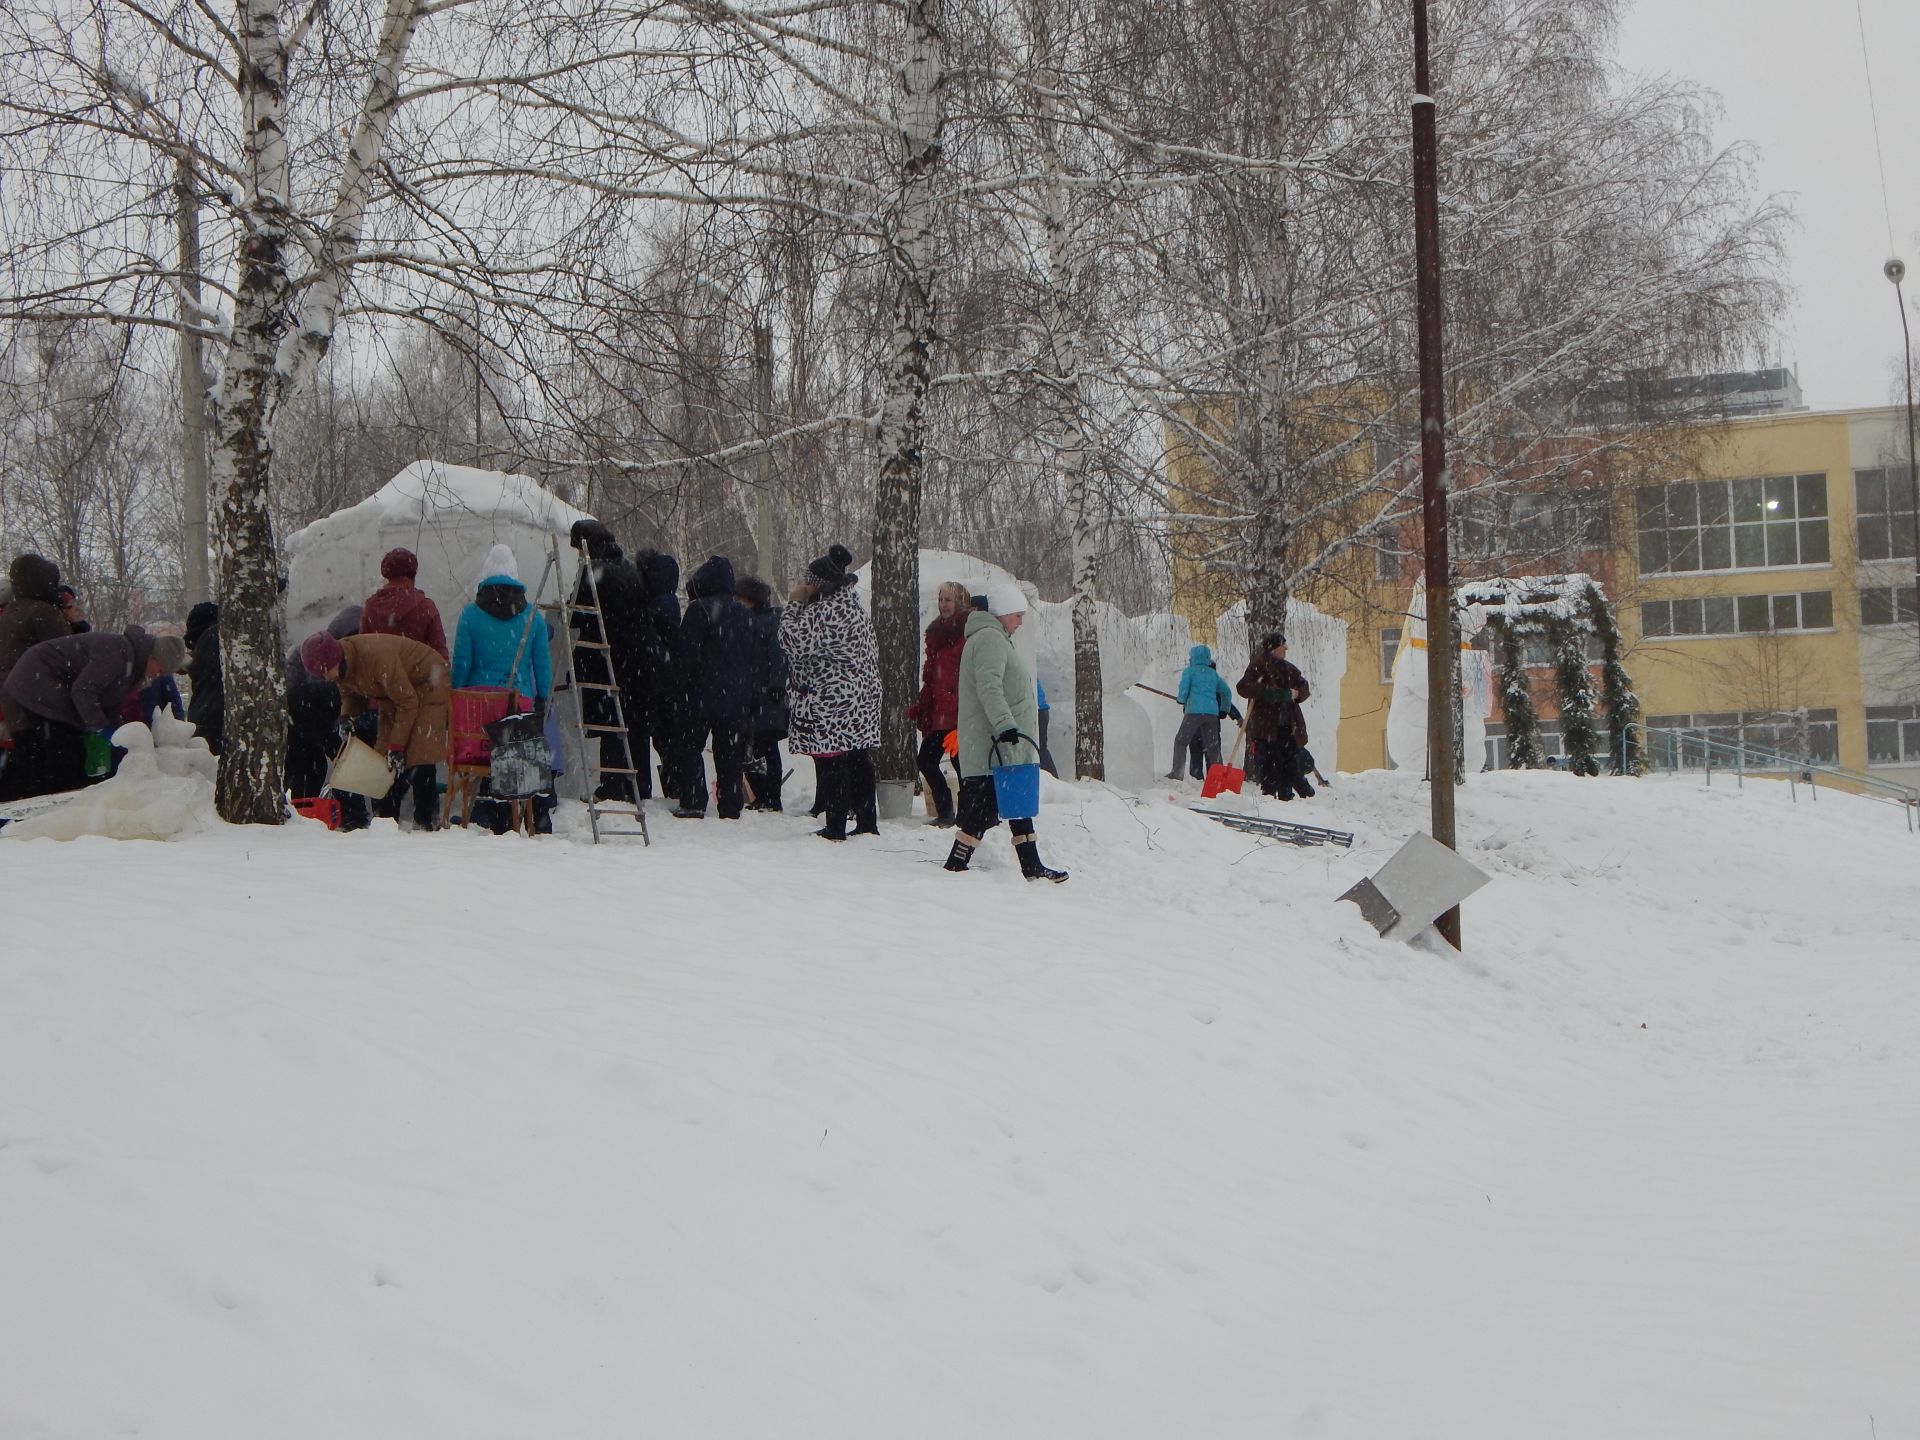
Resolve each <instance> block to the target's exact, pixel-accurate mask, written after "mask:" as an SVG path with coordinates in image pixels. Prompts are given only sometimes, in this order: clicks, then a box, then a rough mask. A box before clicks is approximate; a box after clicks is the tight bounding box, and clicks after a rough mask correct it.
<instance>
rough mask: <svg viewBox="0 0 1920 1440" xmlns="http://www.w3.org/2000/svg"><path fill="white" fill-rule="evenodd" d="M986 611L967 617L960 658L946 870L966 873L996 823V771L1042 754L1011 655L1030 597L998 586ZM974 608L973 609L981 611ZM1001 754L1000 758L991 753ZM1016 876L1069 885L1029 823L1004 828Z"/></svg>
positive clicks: (1022, 665)
mask: <svg viewBox="0 0 1920 1440" xmlns="http://www.w3.org/2000/svg"><path fill="white" fill-rule="evenodd" d="M986 602H987V604H986V610H985V611H984V612H983V611H980V610H978V609H976V610H975V611H974V613H973V614H971V615H969V616H968V617H967V642H966V647H965V648H964V649H963V650H962V651H961V652H960V707H959V721H960V723H959V727H958V728H959V734H960V810H959V816H958V820H957V823H956V829H957V830H958V832H959V833H958V834H956V835H955V836H954V840H953V848H952V850H950V851H949V852H948V853H947V869H949V870H955V871H959V870H965V869H966V868H967V866H968V864H969V863H970V862H971V861H972V859H973V852H974V850H975V849H976V848H977V847H978V846H979V844H980V838H981V837H982V836H983V835H985V834H986V833H987V831H989V830H991V829H992V828H993V827H994V826H995V825H998V824H999V823H1000V808H999V806H998V804H997V803H996V802H995V799H994V793H993V765H994V761H995V759H996V758H997V759H998V761H999V763H1000V764H1002V765H1032V764H1037V763H1038V761H1039V758H1040V757H1039V753H1038V751H1037V750H1036V748H1035V746H1034V744H1033V743H1032V737H1033V735H1034V733H1035V731H1037V730H1038V729H1039V724H1040V722H1039V715H1040V710H1039V704H1038V701H1037V698H1036V696H1035V693H1034V684H1033V676H1032V675H1031V674H1030V673H1028V670H1027V666H1026V662H1025V661H1023V660H1022V659H1021V658H1020V654H1019V652H1018V651H1016V650H1015V649H1014V648H1013V632H1014V631H1016V630H1018V629H1019V628H1020V624H1021V622H1022V621H1023V620H1025V619H1026V618H1027V597H1026V596H1025V595H1023V594H1021V593H1020V590H1019V588H1018V587H1016V586H1013V585H1000V586H995V587H994V589H993V590H992V591H991V592H990V593H989V594H988V595H987V597H986ZM978 603H979V602H978V601H977V600H976V601H975V604H976V605H978ZM996 747H998V755H997V757H996V755H995V749H996ZM1007 828H1008V829H1009V830H1011V831H1012V832H1013V849H1014V853H1015V854H1016V855H1018V856H1019V857H1020V873H1021V874H1022V875H1024V876H1026V877H1027V879H1029V880H1051V881H1053V882H1054V883H1055V884H1059V883H1060V882H1061V881H1062V880H1065V879H1066V878H1067V872H1066V871H1064V870H1055V869H1052V868H1050V867H1049V866H1048V865H1047V864H1046V863H1045V862H1043V861H1042V860H1041V859H1040V846H1039V843H1038V841H1037V840H1036V839H1035V837H1034V833H1033V821H1031V820H1009V821H1008V822H1007Z"/></svg>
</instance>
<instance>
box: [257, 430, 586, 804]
mask: <svg viewBox="0 0 1920 1440" xmlns="http://www.w3.org/2000/svg"><path fill="white" fill-rule="evenodd" d="M589 518H591V517H589V516H588V515H587V514H586V513H585V512H584V511H581V510H576V509H574V508H573V506H571V505H569V504H567V503H566V502H565V501H564V500H562V499H560V498H559V497H558V496H556V495H554V494H553V493H552V492H551V491H548V490H543V489H541V488H540V486H538V485H537V484H535V483H534V482H533V481H531V480H529V479H527V478H526V477H525V476H523V475H508V474H505V473H503V472H501V471H498V470H473V469H469V468H467V467H466V466H463V465H445V464H442V463H441V462H439V461H437V460H416V461H414V463H413V464H411V465H409V466H407V468H406V469H404V470H402V471H401V472H400V473H399V474H398V475H396V476H394V477H393V479H391V480H389V481H388V482H387V483H386V484H385V485H383V486H381V487H380V488H379V489H378V490H376V491H375V492H374V493H373V494H371V495H369V496H368V497H367V498H366V499H365V500H362V501H361V502H360V503H359V504H358V505H352V506H349V507H348V508H347V509H345V510H336V511H335V512H334V513H333V514H331V515H329V516H327V517H326V518H325V519H322V520H316V521H314V522H313V524H311V525H308V526H306V527H305V528H304V529H301V530H297V531H295V532H294V533H293V534H292V535H289V536H288V537H287V543H286V550H287V556H288V560H289V566H288V571H287V644H288V647H289V648H291V647H292V646H294V645H298V644H299V643H300V641H301V640H302V639H304V638H305V637H306V636H308V635H311V634H312V633H313V632H314V631H316V630H321V629H324V628H325V627H326V624H327V622H328V621H329V620H331V619H332V618H333V617H334V615H335V614H337V613H338V612H339V611H340V609H341V608H342V607H343V606H347V605H358V604H360V603H361V602H362V601H364V600H365V599H366V598H367V596H369V595H371V594H372V593H373V592H374V591H375V590H378V589H379V588H380V586H381V585H382V584H383V583H384V582H383V581H382V580H381V577H380V557H381V556H382V555H384V554H386V553H387V551H389V550H391V549H393V548H395V547H396V546H399V547H402V548H405V549H408V550H411V551H413V553H414V554H415V555H417V556H418V557H419V558H420V573H419V575H418V576H417V577H416V579H415V581H414V583H415V584H417V585H418V586H419V587H420V588H421V589H422V590H424V591H426V593H427V595H428V596H429V597H430V598H431V599H432V600H433V603H434V604H435V605H437V606H439V607H440V619H441V621H442V623H443V624H444V625H445V626H446V631H447V644H448V645H449V646H451V645H452V644H453V635H454V629H455V627H456V625H457V624H458V623H459V619H460V612H461V610H463V609H464V608H465V607H466V606H467V604H468V603H469V602H470V601H471V600H472V599H473V592H474V589H475V587H476V586H478V585H479V583H480V581H481V579H482V576H481V573H480V572H481V569H482V567H483V566H484V564H485V561H486V558H487V551H488V550H490V549H491V548H492V547H493V546H495V545H505V546H507V547H508V548H509V549H511V550H512V551H513V558H514V560H515V561H516V562H517V563H518V564H519V567H520V578H521V579H522V580H524V581H525V582H526V585H527V594H528V597H529V598H530V599H533V600H536V601H538V602H540V603H543V604H544V603H551V602H553V601H557V600H560V599H563V598H564V597H565V596H566V595H567V594H568V593H570V592H571V591H572V589H573V585H574V581H575V578H576V576H577V574H578V569H579V566H578V557H577V556H576V555H575V553H574V551H573V549H572V547H571V546H569V545H568V543H567V536H568V532H569V531H571V530H572V529H573V524H574V522H575V521H576V520H586V519H589ZM556 535H557V536H559V538H560V573H559V575H558V577H557V579H556V577H553V576H548V577H547V581H546V585H545V588H544V589H542V588H541V586H540V580H541V575H542V572H543V571H545V569H546V567H547V559H548V553H549V537H551V536H556ZM536 590H538V591H539V593H538V594H535V591H536ZM547 624H548V629H549V634H550V636H551V640H552V645H553V663H554V673H555V674H556V675H558V674H564V673H565V671H566V663H567V662H566V647H565V643H564V641H563V639H562V637H561V634H560V626H559V623H558V617H557V616H555V615H553V614H551V613H550V614H549V615H548V616H547ZM560 716H561V720H562V724H561V727H560V730H561V735H562V736H563V744H562V749H563V758H564V760H565V763H566V769H567V773H568V775H569V776H576V777H577V776H578V775H579V774H580V768H581V767H580V764H579V758H580V757H579V737H578V736H577V735H576V733H575V731H574V727H573V725H572V718H573V712H572V706H571V704H569V703H563V704H562V705H561V706H560ZM561 789H562V793H563V794H569V795H571V794H574V793H575V790H574V787H573V786H571V785H568V784H567V783H566V782H564V781H563V782H562V787H561Z"/></svg>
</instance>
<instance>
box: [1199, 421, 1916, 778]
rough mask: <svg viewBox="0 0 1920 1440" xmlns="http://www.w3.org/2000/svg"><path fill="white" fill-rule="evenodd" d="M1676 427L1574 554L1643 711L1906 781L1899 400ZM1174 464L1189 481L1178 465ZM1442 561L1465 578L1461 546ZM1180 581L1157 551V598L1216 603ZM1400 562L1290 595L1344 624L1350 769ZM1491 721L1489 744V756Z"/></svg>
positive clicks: (1910, 590) (1667, 721) (1907, 571)
mask: <svg viewBox="0 0 1920 1440" xmlns="http://www.w3.org/2000/svg"><path fill="white" fill-rule="evenodd" d="M1694 439H1695V441H1696V443H1695V444H1694V445H1693V446H1692V447H1691V459H1690V461H1689V462H1688V464H1687V468H1686V470H1685V473H1673V474H1662V473H1658V472H1656V473H1654V474H1650V475H1640V476H1636V477H1634V480H1633V482H1631V483H1629V484H1627V485H1625V486H1623V487H1622V489H1623V490H1624V491H1625V492H1626V493H1625V494H1616V495H1615V496H1614V497H1612V498H1611V499H1609V500H1608V501H1607V502H1606V505H1605V509H1606V512H1607V514H1608V516H1609V517H1610V525H1609V526H1608V529H1609V530H1610V533H1611V540H1610V543H1609V544H1608V545H1607V547H1606V548H1605V550H1603V551H1602V552H1601V553H1600V554H1598V555H1596V556H1594V557H1592V562H1593V563H1591V565H1590V568H1592V569H1593V570H1594V571H1595V572H1596V574H1597V576H1598V578H1599V579H1600V580H1601V581H1602V583H1603V585H1604V587H1605V589H1606V591H1607V593H1608V595H1609V596H1610V597H1611V598H1612V599H1613V601H1614V603H1615V606H1616V608H1617V611H1618V614H1619V620H1620V626H1621V630H1622V632H1623V634H1624V636H1625V638H1626V640H1627V643H1628V647H1629V650H1628V656H1627V668H1628V670H1629V672H1630V673H1631V675H1632V677H1633V680H1634V685H1635V689H1636V690H1637V691H1638V692H1639V695H1640V701H1641V707H1642V715H1643V718H1644V720H1645V722H1646V723H1647V724H1648V725H1649V726H1650V727H1651V728H1653V729H1656V730H1659V729H1668V730H1675V731H1688V732H1698V733H1704V734H1706V735H1708V736H1709V737H1711V738H1714V739H1719V740H1724V741H1727V742H1729V743H1739V742H1740V741H1742V740H1744V741H1745V742H1746V743H1747V744H1749V745H1754V746H1758V747H1763V748H1767V749H1786V750H1794V749H1796V748H1797V743H1796V742H1797V741H1798V740H1799V739H1800V738H1802V737H1804V739H1805V740H1806V741H1807V742H1808V743H1809V745H1810V747H1811V751H1812V753H1813V755H1814V756H1815V758H1817V759H1824V760H1827V761H1829V762H1830V763H1834V764H1838V765H1839V766H1841V767H1843V768H1845V769H1849V770H1864V771H1869V772H1870V773H1873V774H1876V775H1883V776H1885V777H1886V778H1888V779H1891V780H1898V781H1901V782H1903V783H1906V784H1920V644H1917V643H1916V628H1915V627H1916V618H1915V594H1914V577H1913V571H1914V559H1913V556H1914V522H1913V500H1912V490H1911V488H1910V486H1909V482H1908V477H1907V469H1906V417H1905V411H1904V410H1903V409H1900V408H1897V407H1883V408H1875V409H1865V410H1842V411H1819V412H1813V411H1797V412H1789V413H1781V414H1770V415H1763V416H1757V417H1754V418H1749V419H1736V420H1729V421H1722V422H1718V423H1716V424H1715V425H1713V426H1712V427H1711V428H1703V429H1702V430H1700V431H1699V432H1698V433H1697V434H1696V435H1695V436H1694ZM1174 480H1175V483H1176V485H1189V486H1190V485H1194V484H1197V483H1200V482H1198V481H1196V480H1195V479H1194V477H1192V476H1191V475H1183V474H1182V473H1181V471H1179V470H1177V469H1176V471H1175V474H1174ZM1556 503H1559V498H1558V497H1535V498H1534V504H1535V505H1536V506H1545V507H1547V508H1548V509H1551V507H1552V506H1553V505H1554V504H1556ZM1575 503H1579V502H1575ZM1177 553H1178V546H1177V543H1176V555H1177ZM1459 574H1460V576H1461V577H1463V578H1473V574H1474V572H1473V568H1472V562H1471V560H1470V559H1469V560H1466V561H1464V562H1463V563H1462V564H1461V566H1460V569H1459ZM1187 578H1188V577H1187V575H1186V574H1185V573H1184V572H1183V571H1182V569H1181V566H1180V561H1179V560H1178V559H1177V558H1176V568H1175V581H1176V594H1175V605H1176V609H1180V610H1181V611H1182V613H1189V612H1192V613H1195V614H1196V615H1197V614H1198V613H1207V614H1215V613H1218V612H1217V607H1216V608H1209V607H1213V606H1214V604H1215V600H1216V599H1217V597H1215V596H1213V595H1211V594H1207V593H1203V592H1201V591H1200V590H1198V589H1197V588H1195V587H1193V586H1192V585H1191V583H1188V584H1185V585H1183V584H1182V581H1183V580H1186V579H1187ZM1413 579H1414V576H1413V575H1412V574H1410V573H1409V574H1408V575H1406V576H1404V577H1385V576H1383V577H1381V579H1380V581H1379V583H1378V584H1376V585H1374V586H1371V587H1367V586H1355V585H1353V584H1351V583H1344V584H1341V585H1337V586H1329V587H1325V588H1324V589H1322V590H1320V592H1319V593H1315V594H1312V595H1310V596H1308V597H1307V598H1310V599H1313V600H1314V601H1315V603H1317V604H1319V605H1320V606H1321V608H1323V609H1326V610H1329V611H1330V612H1332V613H1335V614H1338V615H1340V616H1341V617H1342V618H1344V619H1346V620H1347V621H1348V625H1349V629H1348V645H1347V674H1346V677H1345V680H1344V682H1343V685H1342V688H1341V725H1340V757H1341V763H1342V764H1343V765H1344V766H1345V767H1347V768H1349V769H1365V768H1368V767H1370V766H1377V765H1382V764H1385V763H1387V761H1386V742H1385V736H1386V711H1387V702H1388V699H1389V697H1390V696H1391V694H1392V685H1391V678H1390V671H1391V667H1392V656H1393V650H1394V648H1395V645H1396V644H1397V641H1398V637H1399V622H1398V619H1397V615H1398V613H1400V612H1401V611H1403V610H1404V606H1405V604H1406V600H1407V598H1408V595H1409V593H1410V588H1411V583H1412V581H1413ZM1545 658H1546V657H1545V656H1544V655H1542V656H1541V661H1542V669H1541V671H1540V680H1541V685H1540V687H1537V693H1541V694H1542V695H1543V698H1546V699H1547V700H1548V703H1546V704H1544V705H1542V707H1541V713H1542V724H1543V730H1544V731H1545V732H1546V734H1547V737H1548V745H1549V749H1550V750H1551V749H1552V748H1553V747H1554V743H1555V736H1556V735H1557V728H1556V726H1555V724H1554V721H1553V718H1552V706H1551V703H1550V691H1547V690H1546V689H1545V688H1544V687H1546V686H1547V684H1548V679H1547V677H1548V675H1549V673H1550V672H1548V671H1547V670H1546V669H1545ZM1802 712H1804V715H1803V714H1802ZM1493 718H1494V723H1493V724H1492V725H1491V726H1490V729H1489V735H1490V739H1489V742H1488V747H1487V748H1488V759H1489V761H1490V762H1492V763H1500V762H1501V761H1502V760H1503V759H1504V753H1505V751H1504V739H1503V731H1502V730H1501V727H1500V726H1499V724H1498V716H1497V714H1496V715H1495V716H1494V717H1493Z"/></svg>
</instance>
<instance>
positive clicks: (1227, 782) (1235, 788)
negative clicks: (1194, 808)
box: [1200, 765, 1247, 800]
mask: <svg viewBox="0 0 1920 1440" xmlns="http://www.w3.org/2000/svg"><path fill="white" fill-rule="evenodd" d="M1246 778H1247V772H1246V771H1244V770H1242V769H1241V768H1240V767H1239V766H1238V765H1209V766H1208V767H1207V778H1206V782H1205V783H1204V784H1203V785H1201V787H1200V798H1201V799H1202V800H1211V799H1213V797H1214V796H1216V795H1218V794H1220V793H1221V792H1222V791H1226V790H1231V791H1232V792H1233V793H1234V794H1236V795H1238V794H1239V793H1240V786H1241V784H1242V783H1243V782H1244V781H1245V780H1246Z"/></svg>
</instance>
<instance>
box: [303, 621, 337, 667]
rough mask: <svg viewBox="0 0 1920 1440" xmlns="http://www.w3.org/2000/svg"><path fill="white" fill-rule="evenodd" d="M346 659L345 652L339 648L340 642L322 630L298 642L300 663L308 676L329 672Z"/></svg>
mask: <svg viewBox="0 0 1920 1440" xmlns="http://www.w3.org/2000/svg"><path fill="white" fill-rule="evenodd" d="M346 658H347V652H346V651H344V650H342V649H341V648H340V642H339V641H338V640H336V639H334V638H333V636H331V635H329V634H328V633H327V632H326V631H324V630H316V631H314V633H313V634H311V635H309V636H307V638H306V639H304V640H302V641H301V642H300V663H301V664H302V665H304V666H305V667H306V669H307V673H308V674H309V675H318V674H320V672H321V671H323V670H331V669H333V667H334V666H336V665H339V664H343V663H344V662H345V660H346Z"/></svg>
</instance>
